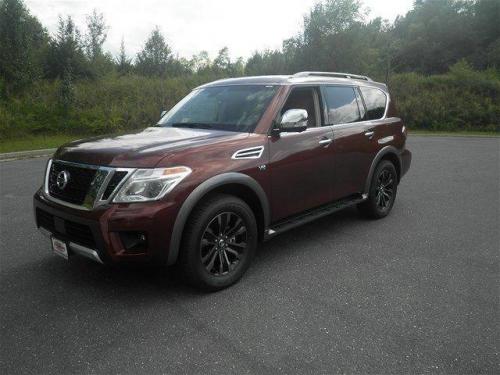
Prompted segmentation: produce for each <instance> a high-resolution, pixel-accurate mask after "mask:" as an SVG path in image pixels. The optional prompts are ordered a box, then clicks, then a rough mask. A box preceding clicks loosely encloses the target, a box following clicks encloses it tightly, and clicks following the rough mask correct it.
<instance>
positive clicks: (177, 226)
mask: <svg viewBox="0 0 500 375" xmlns="http://www.w3.org/2000/svg"><path fill="white" fill-rule="evenodd" d="M227 184H239V185H244V186H246V187H248V188H250V189H251V190H252V191H253V192H254V193H255V194H256V195H257V197H258V199H259V202H260V205H261V207H262V212H263V216H264V228H267V227H268V226H269V220H270V209H269V201H268V199H267V195H266V193H265V192H264V189H262V186H261V185H260V184H259V183H258V182H257V181H256V180H255V179H253V178H252V177H250V176H248V175H246V174H243V173H237V172H228V173H223V174H220V175H217V176H214V177H211V178H209V179H208V180H206V181H204V182H203V183H201V184H200V185H198V186H197V187H196V188H195V189H194V190H193V191H192V192H191V193H190V194H189V196H188V197H187V199H186V200H185V201H184V203H183V204H182V206H181V208H180V210H179V213H178V214H177V217H176V219H175V223H174V227H173V229H172V236H171V238H170V246H169V250H168V258H167V264H168V265H171V264H174V263H175V262H176V261H177V258H178V256H179V250H180V245H181V240H182V233H183V231H184V226H185V225H186V222H187V220H188V218H189V215H190V214H191V212H192V211H193V209H194V207H195V206H196V205H197V204H198V202H200V200H201V199H202V198H203V197H204V196H205V195H206V194H207V193H209V192H210V191H212V190H214V189H216V188H218V187H220V186H224V185H227Z"/></svg>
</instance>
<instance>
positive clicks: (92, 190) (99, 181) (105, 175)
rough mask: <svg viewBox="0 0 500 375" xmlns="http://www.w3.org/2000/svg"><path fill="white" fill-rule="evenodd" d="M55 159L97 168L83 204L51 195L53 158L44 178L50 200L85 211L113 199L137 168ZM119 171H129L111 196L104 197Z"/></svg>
mask: <svg viewBox="0 0 500 375" xmlns="http://www.w3.org/2000/svg"><path fill="white" fill-rule="evenodd" d="M54 161H56V162H57V163H59V164H67V165H71V166H74V167H77V168H86V169H95V170H97V172H96V174H95V176H94V179H93V180H92V182H91V184H90V187H89V189H88V191H87V194H86V196H85V199H84V201H83V204H82V205H77V204H73V203H69V202H66V201H63V200H61V199H58V198H55V197H53V196H52V195H50V191H49V175H50V171H51V168H52V162H53V159H50V160H49V161H48V163H47V169H46V171H45V180H44V186H43V192H44V195H45V197H46V198H47V199H48V200H50V201H52V202H54V203H57V204H60V205H62V206H66V207H70V208H74V209H77V210H84V211H90V210H93V209H94V208H96V207H98V206H101V205H103V204H106V203H109V202H110V201H111V200H112V199H113V197H114V195H115V194H116V192H117V191H118V190H119V189H120V188H121V187H122V185H123V184H124V183H125V181H126V180H127V179H128V178H129V177H130V175H131V174H132V173H133V172H134V171H135V170H136V169H135V168H113V167H104V166H98V165H91V164H81V163H74V162H69V161H64V160H54ZM117 171H121V172H127V174H126V175H125V176H124V177H123V178H122V180H121V181H120V183H119V184H118V185H117V186H116V187H115V189H114V190H113V191H112V192H111V194H110V195H109V197H108V198H107V199H102V196H103V194H104V192H105V191H106V188H107V186H108V184H109V181H110V180H111V178H112V177H113V175H114V173H115V172H117Z"/></svg>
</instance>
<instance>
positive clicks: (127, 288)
mask: <svg viewBox="0 0 500 375" xmlns="http://www.w3.org/2000/svg"><path fill="white" fill-rule="evenodd" d="M359 220H362V219H360V217H359V216H358V214H357V212H356V210H355V209H346V210H343V211H340V212H338V213H334V214H332V215H329V216H327V217H324V218H321V219H318V220H316V221H314V222H311V223H308V224H306V225H303V226H300V227H298V228H295V229H293V230H291V231H288V232H285V233H283V234H281V235H279V236H276V237H275V238H273V239H271V240H270V241H268V242H265V243H262V244H260V246H259V249H258V251H257V254H256V256H255V258H254V261H253V263H252V266H251V267H250V270H249V271H250V272H252V270H254V271H255V270H258V269H259V267H260V266H262V265H263V264H265V265H267V266H271V268H272V266H273V263H276V262H278V263H279V262H280V260H282V258H283V257H288V256H295V255H297V254H302V253H304V251H306V252H307V251H313V250H314V249H311V248H310V245H311V242H312V241H322V240H328V241H330V240H331V236H332V234H335V233H336V232H338V231H341V230H342V228H343V227H346V226H350V225H356V222H359ZM36 246H37V247H40V249H39V251H40V252H44V251H45V252H47V246H48V245H47V244H46V243H45V241H40V242H39V243H37V244H36ZM1 279H2V284H3V285H8V286H10V289H9V294H10V293H14V294H15V293H19V295H23V296H24V297H23V298H28V299H31V300H32V301H35V302H36V301H39V302H42V301H43V300H44V299H53V298H54V293H55V292H54V289H57V290H59V291H60V292H61V295H63V296H64V300H63V301H62V303H71V300H72V299H74V301H75V302H76V301H77V300H79V299H80V298H81V299H86V298H88V297H89V295H88V294H89V293H91V294H92V299H94V300H99V299H102V301H106V302H107V303H109V302H110V301H112V300H113V299H116V300H118V301H122V300H128V299H131V300H133V299H136V298H138V297H139V296H140V298H141V299H144V298H145V297H146V296H149V297H158V298H162V299H164V298H169V297H171V298H182V297H186V298H189V297H196V296H199V295H204V294H205V293H203V292H200V291H198V290H196V289H194V288H192V287H190V286H187V285H186V284H185V282H184V279H183V277H182V273H181V271H180V270H179V267H176V266H172V267H168V268H166V269H165V268H160V267H153V266H146V265H118V266H103V265H101V264H97V263H95V262H93V261H91V260H88V259H86V258H83V257H78V256H75V257H70V259H69V261H65V260H63V259H60V258H59V257H56V256H53V255H52V254H50V253H48V252H47V255H46V256H43V259H42V260H41V261H40V260H35V259H34V260H33V261H31V262H29V263H24V264H22V265H20V266H18V267H14V268H10V269H9V270H7V271H6V272H2V277H1ZM241 282H242V283H244V282H245V278H244V279H243V280H242V281H241ZM42 285H43V287H42ZM56 299H57V297H56Z"/></svg>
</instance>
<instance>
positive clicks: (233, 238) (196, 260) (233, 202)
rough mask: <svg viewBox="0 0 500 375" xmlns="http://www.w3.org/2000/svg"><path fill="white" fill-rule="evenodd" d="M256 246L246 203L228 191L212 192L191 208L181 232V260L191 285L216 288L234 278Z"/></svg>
mask: <svg viewBox="0 0 500 375" xmlns="http://www.w3.org/2000/svg"><path fill="white" fill-rule="evenodd" d="M256 247H257V223H256V220H255V215H254V214H253V212H252V210H251V209H250V207H249V206H248V205H247V204H246V203H245V202H244V201H242V200H241V199H239V198H237V197H233V196H230V195H222V194H221V195H215V196H213V197H210V198H209V199H207V200H205V201H203V202H202V203H201V204H200V205H199V206H198V207H196V208H195V210H194V211H193V213H192V214H191V216H190V219H189V220H188V223H187V225H186V229H185V231H184V235H183V242H182V249H181V259H180V260H181V263H182V266H183V270H184V273H185V276H186V278H187V280H188V282H189V283H190V284H192V285H193V286H195V287H197V288H200V289H203V290H208V291H216V290H219V289H223V288H227V287H228V286H230V285H232V284H234V283H235V282H236V281H238V280H239V279H240V278H241V277H242V276H243V274H244V273H245V271H246V270H247V269H248V267H249V265H250V262H251V260H252V258H253V255H254V253H255V249H256Z"/></svg>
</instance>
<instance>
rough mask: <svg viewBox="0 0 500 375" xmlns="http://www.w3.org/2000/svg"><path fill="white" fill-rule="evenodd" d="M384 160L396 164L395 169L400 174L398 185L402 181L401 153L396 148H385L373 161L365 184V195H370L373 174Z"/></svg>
mask: <svg viewBox="0 0 500 375" xmlns="http://www.w3.org/2000/svg"><path fill="white" fill-rule="evenodd" d="M382 160H389V161H390V162H392V163H393V164H394V167H395V168H396V173H397V174H398V183H399V181H400V180H401V157H400V156H399V151H398V149H397V148H396V147H394V146H385V147H384V148H382V149H381V150H380V151H379V152H378V153H377V155H376V156H375V158H374V159H373V161H372V164H371V166H370V170H369V172H368V176H367V178H366V182H365V190H364V193H365V194H369V192H370V184H371V181H372V177H373V173H374V172H375V168H376V167H377V165H378V163H380V161H382Z"/></svg>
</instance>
